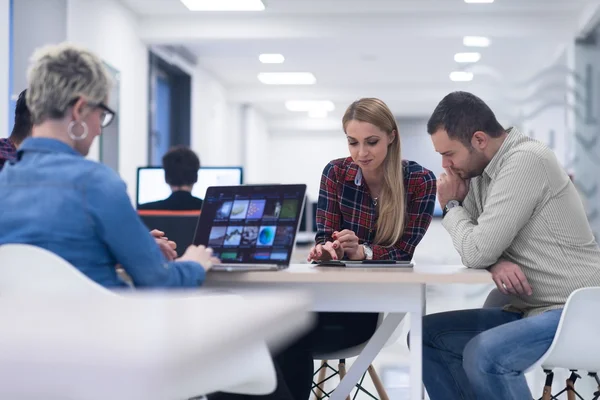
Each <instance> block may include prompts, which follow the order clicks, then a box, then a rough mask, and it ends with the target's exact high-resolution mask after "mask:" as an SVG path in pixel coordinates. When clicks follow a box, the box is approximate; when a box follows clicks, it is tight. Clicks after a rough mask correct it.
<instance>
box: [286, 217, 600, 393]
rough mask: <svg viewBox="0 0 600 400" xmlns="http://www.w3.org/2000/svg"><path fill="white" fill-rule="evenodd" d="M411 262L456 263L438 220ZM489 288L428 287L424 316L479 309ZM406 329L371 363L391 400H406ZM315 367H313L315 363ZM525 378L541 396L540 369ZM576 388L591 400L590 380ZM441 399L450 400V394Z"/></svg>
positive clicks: (560, 381)
mask: <svg viewBox="0 0 600 400" xmlns="http://www.w3.org/2000/svg"><path fill="white" fill-rule="evenodd" d="M306 251H307V250H306V249H299V251H298V252H296V255H295V258H297V259H298V261H297V262H299V261H300V260H301V259H305V258H306ZM415 260H416V262H418V263H439V264H457V263H460V257H458V255H457V254H456V252H455V251H454V249H453V247H452V243H451V242H450V238H449V237H448V235H447V234H446V232H445V231H444V229H443V227H442V226H441V224H440V223H439V221H434V222H433V223H432V226H431V227H430V229H429V231H428V233H427V235H426V236H425V237H424V238H423V241H422V242H421V244H420V245H419V247H418V249H417V252H416V253H415ZM492 287H493V286H491V285H445V286H435V285H434V286H430V287H429V288H428V290H427V313H428V314H429V313H435V312H440V311H447V310H458V309H465V308H475V307H481V305H482V304H483V302H484V301H485V298H486V296H487V294H488V293H489V291H490V290H491V289H492ZM409 327H410V323H409V321H407V320H405V321H403V322H402V324H401V329H402V331H403V332H402V335H401V336H400V339H399V340H398V342H396V343H395V344H393V345H391V346H389V347H387V348H385V349H384V350H383V351H382V352H381V353H380V354H379V356H378V357H377V359H376V360H375V363H374V365H375V368H376V370H377V371H378V373H379V376H380V378H381V379H382V381H383V384H384V386H385V387H386V388H387V391H388V395H389V397H390V399H391V400H405V399H409V391H408V388H409V386H408V373H409V369H408V365H409V364H408V356H409V350H408V347H407V346H406V334H407V332H408V329H409ZM351 363H352V360H347V365H348V367H349V366H350V365H351ZM334 364H337V362H334ZM315 365H316V366H317V365H318V364H315ZM555 375H556V376H555V380H554V382H555V384H554V389H555V392H557V391H559V390H561V389H562V388H563V387H564V382H565V379H566V378H567V376H568V371H556V374H555ZM528 378H529V382H530V387H531V388H532V390H533V393H534V394H535V395H536V398H539V397H541V393H542V388H543V385H544V379H545V375H544V373H543V372H542V371H541V370H540V371H539V372H537V373H535V374H533V375H532V376H531V377H528ZM335 382H337V381H336V380H335V379H332V383H334V384H335ZM365 386H366V387H367V388H369V389H370V390H371V391H372V393H375V391H374V388H373V386H372V384H371V382H370V381H369V380H368V379H366V382H365ZM576 388H577V390H578V392H580V393H581V394H582V396H583V397H584V398H585V399H586V400H587V399H591V398H592V397H593V396H592V393H593V392H594V391H595V390H596V389H595V384H594V382H593V381H592V378H590V377H587V376H583V377H582V379H581V381H578V382H577V384H576ZM368 398H369V397H368V396H367V395H365V394H359V395H358V397H357V399H368ZM566 398H567V396H566V395H563V396H560V397H559V399H566ZM445 400H452V397H451V395H449V396H448V398H447V399H445ZM507 400H509V399H507ZM515 400H521V399H515ZM525 400H529V399H525Z"/></svg>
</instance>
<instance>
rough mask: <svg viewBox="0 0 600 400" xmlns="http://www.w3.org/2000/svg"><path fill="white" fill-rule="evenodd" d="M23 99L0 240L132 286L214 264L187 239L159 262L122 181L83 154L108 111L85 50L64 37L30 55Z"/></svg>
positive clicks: (1, 178) (183, 280) (96, 67)
mask: <svg viewBox="0 0 600 400" xmlns="http://www.w3.org/2000/svg"><path fill="white" fill-rule="evenodd" d="M28 81H29V87H28V90H27V105H28V107H29V110H30V112H31V117H32V122H33V130H32V137H30V138H28V139H26V140H25V141H24V142H23V143H22V145H21V147H20V148H19V151H18V162H16V163H14V164H9V165H7V166H5V167H4V169H3V170H2V172H1V173H0V193H1V195H0V216H1V217H0V221H1V222H0V245H1V244H6V243H24V244H31V245H35V246H39V247H42V248H45V249H47V250H50V251H52V252H54V253H55V254H57V255H59V256H61V257H62V258H64V259H65V260H67V261H69V262H70V263H71V264H73V265H74V266H75V267H76V268H78V269H79V270H81V272H83V273H84V274H85V275H87V276H88V277H89V278H91V279H92V280H94V281H96V282H97V283H99V284H101V285H103V286H106V287H113V288H119V287H124V286H126V284H125V283H124V282H123V281H122V280H121V279H120V278H119V276H118V274H117V272H116V270H115V265H117V264H120V265H121V266H122V267H123V269H124V270H125V272H127V274H128V275H129V276H130V277H131V279H132V281H133V283H134V285H135V286H137V287H195V286H197V285H198V284H199V283H201V282H202V281H203V279H204V276H205V271H206V270H208V269H209V268H210V267H211V266H212V264H213V263H215V262H218V260H217V259H215V258H214V257H213V256H212V250H211V249H207V248H204V247H203V246H198V247H196V246H190V247H189V248H188V249H187V250H186V251H185V253H184V254H183V256H181V257H180V258H179V259H177V260H174V261H168V260H167V259H166V258H165V256H164V255H163V253H162V252H161V250H160V248H159V246H158V245H157V243H156V242H155V240H154V238H153V237H152V235H150V234H149V233H148V231H147V230H146V228H145V226H144V225H143V224H142V222H141V221H140V219H139V217H138V215H137V213H136V212H135V210H134V209H133V207H132V205H131V202H130V200H129V197H128V196H127V192H126V190H125V184H124V182H123V181H122V180H121V179H120V178H119V176H118V175H117V174H116V173H115V172H114V171H112V170H111V169H110V168H108V167H107V166H105V165H103V164H100V163H97V162H94V161H91V160H87V159H85V158H84V156H86V155H87V154H88V152H89V150H90V146H91V145H92V142H93V141H94V139H95V138H96V137H97V136H99V135H100V134H101V133H102V128H104V127H106V126H107V125H108V124H110V123H111V121H112V120H113V117H114V115H115V112H114V111H113V110H111V109H110V108H109V107H108V106H107V101H108V93H109V91H110V88H111V79H110V77H109V75H108V74H107V72H106V70H105V69H104V67H103V65H102V62H101V61H100V59H98V57H97V56H95V55H94V54H93V53H91V52H89V51H87V50H85V49H81V48H78V47H75V46H72V45H68V44H60V45H57V46H51V47H46V48H44V49H41V50H39V51H37V52H36V53H35V54H34V56H33V57H32V60H31V66H30V70H29V74H28Z"/></svg>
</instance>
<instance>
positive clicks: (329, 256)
mask: <svg viewBox="0 0 600 400" xmlns="http://www.w3.org/2000/svg"><path fill="white" fill-rule="evenodd" d="M342 257H344V250H343V249H342V246H341V244H340V242H339V241H338V240H336V241H334V242H326V243H325V244H317V245H316V246H314V247H313V248H312V249H310V253H309V254H308V261H309V262H310V261H329V260H339V259H341V258H342Z"/></svg>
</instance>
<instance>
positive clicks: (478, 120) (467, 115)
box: [427, 91, 504, 147]
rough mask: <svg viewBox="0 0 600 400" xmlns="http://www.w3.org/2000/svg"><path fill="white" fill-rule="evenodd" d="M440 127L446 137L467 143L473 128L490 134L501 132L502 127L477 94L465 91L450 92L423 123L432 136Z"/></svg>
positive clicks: (471, 135) (495, 134) (468, 144)
mask: <svg viewBox="0 0 600 400" xmlns="http://www.w3.org/2000/svg"><path fill="white" fill-rule="evenodd" d="M440 129H444V130H445V131H446V132H447V133H448V137H449V138H450V139H454V140H456V139H457V140H460V141H461V142H462V143H464V144H465V145H467V146H468V147H470V146H471V138H472V137H473V134H474V133H475V132H477V131H482V132H485V133H486V134H488V135H489V136H491V137H498V136H500V135H502V134H503V133H504V128H503V127H502V125H500V123H499V122H498V120H497V119H496V116H495V115H494V113H493V111H492V110H491V109H490V108H489V107H488V105H487V104H485V103H484V101H483V100H481V99H480V98H479V97H477V96H475V95H474V94H471V93H468V92H460V91H458V92H452V93H450V94H448V95H447V96H446V97H444V98H443V99H442V101H440V103H439V104H438V105H437V107H436V108H435V110H434V111H433V114H431V117H430V118H429V121H428V122H427V132H428V133H429V134H430V135H433V134H434V133H435V132H437V131H438V130H440Z"/></svg>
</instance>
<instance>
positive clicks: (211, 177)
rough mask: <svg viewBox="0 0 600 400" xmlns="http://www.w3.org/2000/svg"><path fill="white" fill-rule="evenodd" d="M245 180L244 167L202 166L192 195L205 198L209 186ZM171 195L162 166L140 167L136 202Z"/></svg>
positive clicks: (155, 199)
mask: <svg viewBox="0 0 600 400" xmlns="http://www.w3.org/2000/svg"><path fill="white" fill-rule="evenodd" d="M243 182H244V179H243V169H242V167H201V168H200V169H199V170H198V182H196V184H195V185H194V189H193V190H192V195H193V196H194V197H197V198H199V199H204V195H205V194H206V189H207V188H208V187H209V186H234V185H241V184H242V183H243ZM170 195H171V189H170V188H169V185H167V183H166V182H165V171H164V169H162V168H161V167H139V168H138V170H137V194H136V204H137V205H138V206H139V205H140V204H146V203H150V202H153V201H159V200H164V199H166V198H167V197H169V196H170Z"/></svg>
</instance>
